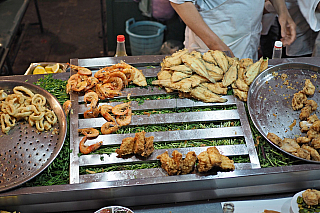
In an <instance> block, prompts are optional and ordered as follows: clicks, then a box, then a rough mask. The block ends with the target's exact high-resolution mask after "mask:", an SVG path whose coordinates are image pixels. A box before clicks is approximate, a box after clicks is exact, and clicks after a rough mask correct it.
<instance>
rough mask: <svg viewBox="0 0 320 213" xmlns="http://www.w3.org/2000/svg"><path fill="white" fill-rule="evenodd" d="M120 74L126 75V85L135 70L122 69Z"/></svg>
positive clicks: (131, 78)
mask: <svg viewBox="0 0 320 213" xmlns="http://www.w3.org/2000/svg"><path fill="white" fill-rule="evenodd" d="M122 72H123V73H124V74H125V75H126V77H127V80H128V83H129V82H131V81H132V80H133V78H134V75H135V70H134V69H132V68H128V69H124V70H122Z"/></svg>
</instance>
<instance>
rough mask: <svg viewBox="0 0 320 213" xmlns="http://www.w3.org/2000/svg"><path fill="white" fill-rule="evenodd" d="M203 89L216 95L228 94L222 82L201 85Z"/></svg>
mask: <svg viewBox="0 0 320 213" xmlns="http://www.w3.org/2000/svg"><path fill="white" fill-rule="evenodd" d="M201 85H203V86H204V87H206V88H207V89H209V90H210V91H211V92H213V93H215V94H218V95H226V94H227V92H228V88H226V87H223V86H222V82H217V83H202V84H201Z"/></svg>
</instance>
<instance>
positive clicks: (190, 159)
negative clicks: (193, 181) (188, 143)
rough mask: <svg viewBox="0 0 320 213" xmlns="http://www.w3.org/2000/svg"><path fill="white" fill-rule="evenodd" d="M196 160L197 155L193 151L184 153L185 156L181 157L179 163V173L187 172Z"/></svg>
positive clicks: (190, 170)
mask: <svg viewBox="0 0 320 213" xmlns="http://www.w3.org/2000/svg"><path fill="white" fill-rule="evenodd" d="M196 161H197V155H196V153H195V152H193V151H191V152H188V153H187V154H186V157H185V158H184V159H183V161H182V164H181V167H180V169H181V174H182V175H184V174H189V173H191V172H192V171H193V170H194V166H195V164H196Z"/></svg>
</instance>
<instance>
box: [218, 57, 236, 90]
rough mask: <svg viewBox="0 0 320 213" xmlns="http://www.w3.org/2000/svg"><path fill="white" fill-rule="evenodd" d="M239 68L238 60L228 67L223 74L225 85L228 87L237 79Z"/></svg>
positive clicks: (223, 83)
mask: <svg viewBox="0 0 320 213" xmlns="http://www.w3.org/2000/svg"><path fill="white" fill-rule="evenodd" d="M238 68H239V65H238V62H237V61H234V62H233V64H232V66H231V67H230V68H229V69H228V71H227V72H226V73H225V74H224V76H223V79H222V86H223V87H227V86H229V85H231V84H232V83H233V82H235V81H236V80H237V77H238Z"/></svg>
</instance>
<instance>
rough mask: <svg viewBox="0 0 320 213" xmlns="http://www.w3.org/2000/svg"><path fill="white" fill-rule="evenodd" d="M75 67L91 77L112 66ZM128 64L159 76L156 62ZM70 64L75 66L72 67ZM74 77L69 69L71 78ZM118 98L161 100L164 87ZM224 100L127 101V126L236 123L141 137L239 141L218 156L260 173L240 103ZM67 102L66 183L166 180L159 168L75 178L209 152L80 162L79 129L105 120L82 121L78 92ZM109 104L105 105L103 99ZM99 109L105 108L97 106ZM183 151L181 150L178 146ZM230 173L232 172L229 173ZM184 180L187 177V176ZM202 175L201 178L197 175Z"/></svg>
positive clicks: (113, 138) (115, 141) (114, 137)
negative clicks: (86, 171)
mask: <svg viewBox="0 0 320 213" xmlns="http://www.w3.org/2000/svg"><path fill="white" fill-rule="evenodd" d="M76 62H78V63H77V65H80V66H84V67H86V68H89V69H91V70H92V71H93V73H95V72H96V71H97V70H98V68H103V67H105V66H109V65H112V64H110V63H108V62H107V61H100V62H97V63H96V64H91V65H90V64H86V63H85V62H83V61H82V60H79V61H76ZM126 62H127V63H129V64H131V65H133V66H135V67H137V68H139V69H141V70H142V72H143V73H144V75H145V77H146V78H152V77H156V76H157V73H158V72H159V71H160V69H161V68H160V65H159V64H160V63H159V62H160V61H159V62H158V63H157V64H154V65H153V66H150V65H148V66H147V65H143V64H134V63H130V62H128V61H126ZM73 63H75V62H73ZM75 73H76V72H75V71H74V70H72V72H71V75H72V74H75ZM121 93H122V95H121V96H118V97H116V99H119V98H126V97H128V95H129V96H130V97H148V96H152V95H165V94H167V93H166V91H165V90H164V89H163V88H159V87H157V86H148V87H147V88H141V87H134V88H125V89H124V90H123V91H121ZM224 98H226V99H227V100H228V101H227V102H225V103H204V102H202V101H197V100H194V99H187V98H186V99H180V98H177V99H176V98H173V99H160V100H145V101H144V102H143V103H138V102H136V101H132V104H131V108H132V112H133V116H132V120H131V123H130V124H129V127H137V126H138V127H139V126H153V125H170V124H183V125H190V124H192V123H201V124H204V125H205V124H206V123H208V122H235V121H240V126H229V127H224V126H221V127H218V128H202V129H191V130H174V131H155V132H147V133H146V137H149V136H154V143H155V144H157V143H166V142H169V143H170V142H181V143H183V142H184V141H188V140H202V139H209V140H210V139H232V138H238V139H241V138H242V139H244V141H245V144H238V145H221V146H217V148H218V150H219V151H220V153H221V154H223V155H226V156H248V157H249V159H250V162H248V163H238V164H236V165H235V167H236V170H242V169H254V168H260V163H259V159H258V156H257V153H256V149H255V146H254V141H253V138H252V133H251V130H250V126H249V122H248V119H247V115H246V111H245V106H244V103H243V102H242V101H240V100H238V99H237V98H236V97H235V96H233V95H227V96H224ZM71 101H72V106H73V107H72V108H73V114H71V126H70V132H71V138H72V139H71V141H72V144H71V147H70V149H72V150H73V152H72V153H71V157H70V159H71V162H70V165H72V167H71V168H70V171H72V172H70V183H71V184H73V183H91V182H99V181H117V180H130V179H136V178H155V177H166V176H167V173H166V172H165V171H164V170H163V169H162V168H152V169H138V170H124V171H109V172H103V173H93V174H83V175H80V174H79V171H80V169H79V167H97V166H100V167H101V166H116V165H121V164H141V163H143V162H156V161H158V160H157V156H158V155H160V154H162V153H164V152H165V151H168V153H169V155H170V156H171V153H172V152H173V151H174V150H178V151H179V152H180V153H182V154H183V155H184V156H185V155H186V154H187V153H188V152H189V151H194V152H195V153H196V154H197V155H199V154H200V153H201V152H202V151H205V150H206V149H207V148H208V147H192V148H190V147H188V148H175V149H156V150H155V151H154V152H153V153H152V155H151V156H149V157H148V158H146V159H141V158H138V157H135V156H132V157H129V158H119V157H117V154H116V153H111V154H90V155H81V156H80V157H79V155H78V154H79V142H80V140H82V138H83V136H79V135H78V129H81V128H90V127H93V128H100V127H101V126H102V125H103V124H104V123H105V122H106V120H105V119H104V118H103V117H98V118H89V119H84V118H83V113H84V112H85V111H86V110H87V109H88V108H87V107H86V106H85V103H84V99H83V95H78V93H71ZM106 101H107V102H108V100H106ZM119 103H122V102H119V101H115V102H114V100H113V102H110V103H108V104H109V105H112V106H115V105H117V104H119ZM99 104H100V105H102V104H105V103H104V102H102V101H100V103H99ZM227 106H229V107H230V106H231V107H232V106H233V107H234V108H236V109H230V110H214V111H200V112H197V111H195V112H183V113H178V112H177V113H161V114H148V113H147V114H143V115H134V114H135V112H138V111H140V112H144V111H150V110H151V111H152V110H158V111H159V110H166V109H175V110H177V111H178V110H179V109H183V108H195V107H199V108H201V107H217V108H219V107H220V108H223V107H227ZM126 137H134V133H130V134H109V135H99V136H98V137H97V138H95V139H92V140H88V141H87V142H86V144H87V145H91V144H93V143H96V142H99V141H102V142H103V146H116V145H118V146H119V145H120V144H121V142H122V139H123V138H126ZM182 147H183V146H182ZM231 173H232V172H231ZM186 176H188V175H186ZM197 176H202V174H197Z"/></svg>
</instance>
